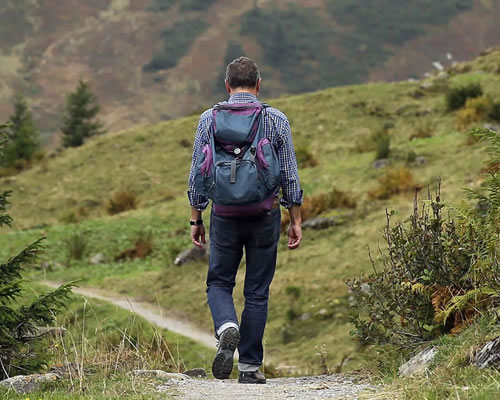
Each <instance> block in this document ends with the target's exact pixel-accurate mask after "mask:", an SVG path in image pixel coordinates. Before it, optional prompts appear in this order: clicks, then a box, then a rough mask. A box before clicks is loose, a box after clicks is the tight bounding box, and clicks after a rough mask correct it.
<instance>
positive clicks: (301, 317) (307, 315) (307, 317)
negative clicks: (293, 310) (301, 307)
mask: <svg viewBox="0 0 500 400" xmlns="http://www.w3.org/2000/svg"><path fill="white" fill-rule="evenodd" d="M309 318H311V314H310V313H308V312H306V313H304V314H302V315H301V316H300V320H301V321H307V320H308V319H309Z"/></svg>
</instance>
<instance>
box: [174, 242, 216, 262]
mask: <svg viewBox="0 0 500 400" xmlns="http://www.w3.org/2000/svg"><path fill="white" fill-rule="evenodd" d="M207 255H208V243H207V244H206V245H205V248H204V249H200V248H199V247H196V246H193V247H191V248H189V249H187V250H184V251H183V252H182V253H180V254H179V255H178V256H177V257H176V258H175V260H174V264H175V265H182V264H186V263H188V262H192V261H196V260H199V259H200V258H204V257H205V256H207Z"/></svg>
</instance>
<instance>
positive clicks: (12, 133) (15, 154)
mask: <svg viewBox="0 0 500 400" xmlns="http://www.w3.org/2000/svg"><path fill="white" fill-rule="evenodd" d="M9 122H10V124H9V132H8V136H9V142H8V143H7V144H6V145H5V150H4V154H5V155H4V161H3V164H4V165H6V166H9V167H12V166H17V165H18V164H19V160H24V161H30V160H32V159H33V156H34V154H35V153H36V152H37V151H38V150H39V149H40V136H39V134H38V131H37V130H36V128H35V124H34V123H33V117H32V115H31V112H30V111H29V109H28V104H27V103H26V100H25V99H24V98H23V97H21V96H19V97H17V98H16V100H15V101H14V113H13V114H12V115H11V116H10V117H9Z"/></svg>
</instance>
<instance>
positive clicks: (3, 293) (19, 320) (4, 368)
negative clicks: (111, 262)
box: [0, 125, 73, 380]
mask: <svg viewBox="0 0 500 400" xmlns="http://www.w3.org/2000/svg"><path fill="white" fill-rule="evenodd" d="M6 130H7V125H0V136H2V137H4V138H5V137H6V136H7V132H6ZM5 144H6V140H5V139H3V140H2V141H0V150H2V148H3V147H4V146H5ZM9 196H10V192H9V191H4V192H1V193H0V227H3V226H10V225H11V223H12V218H11V217H10V216H9V215H8V214H6V212H5V211H6V208H7V206H8V204H9V201H8V197H9ZM42 240H43V238H41V239H38V240H36V241H35V242H33V243H31V244H30V245H29V246H28V247H26V248H25V249H24V250H22V251H21V252H20V253H18V254H17V255H15V256H14V257H11V258H10V259H9V260H7V261H6V262H5V263H3V264H0V380H2V379H3V378H6V377H8V376H12V375H19V374H26V373H30V372H33V371H36V370H38V369H40V368H41V367H42V366H43V365H45V364H46V362H47V355H46V353H45V352H44V351H43V350H44V349H43V348H42V343H41V342H40V339H36V335H35V333H36V331H37V325H47V324H50V323H51V322H53V319H54V315H55V314H56V313H57V312H58V311H59V310H60V309H61V308H62V307H63V306H64V302H65V300H66V299H67V298H68V295H69V294H70V292H71V288H72V286H73V285H72V284H67V285H62V286H60V287H59V288H58V289H56V290H54V291H52V292H48V293H46V294H44V295H42V296H40V297H38V298H37V299H35V300H34V301H33V302H32V303H31V304H28V305H23V306H14V304H15V303H16V300H18V299H20V298H22V297H23V290H24V289H23V286H22V283H23V279H22V276H21V273H22V271H23V269H24V268H25V267H26V266H28V265H29V264H31V263H33V262H34V261H35V260H36V258H37V256H38V254H39V253H40V251H41V250H42V245H41V241H42Z"/></svg>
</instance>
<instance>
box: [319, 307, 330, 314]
mask: <svg viewBox="0 0 500 400" xmlns="http://www.w3.org/2000/svg"><path fill="white" fill-rule="evenodd" d="M327 313H328V310H327V309H326V308H322V309H321V310H319V311H318V314H319V315H326V314H327Z"/></svg>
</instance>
